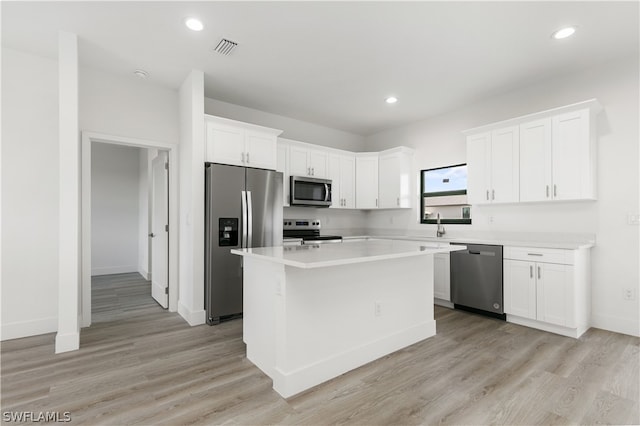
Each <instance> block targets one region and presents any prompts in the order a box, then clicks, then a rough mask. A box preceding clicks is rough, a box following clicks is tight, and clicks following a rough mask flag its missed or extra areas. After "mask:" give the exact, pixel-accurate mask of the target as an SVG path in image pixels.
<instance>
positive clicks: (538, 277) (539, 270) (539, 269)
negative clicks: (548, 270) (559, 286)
mask: <svg viewBox="0 0 640 426" xmlns="http://www.w3.org/2000/svg"><path fill="white" fill-rule="evenodd" d="M540 269H542V268H540V267H539V266H538V279H540Z"/></svg>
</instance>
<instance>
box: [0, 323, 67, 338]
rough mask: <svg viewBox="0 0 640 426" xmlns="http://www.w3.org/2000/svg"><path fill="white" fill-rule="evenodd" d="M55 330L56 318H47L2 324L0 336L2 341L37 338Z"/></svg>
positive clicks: (56, 327) (56, 326) (56, 325)
mask: <svg viewBox="0 0 640 426" xmlns="http://www.w3.org/2000/svg"><path fill="white" fill-rule="evenodd" d="M57 330H58V317H49V318H39V319H36V320H29V321H17V322H10V323H3V324H2V329H1V331H0V335H1V336H2V340H3V341H4V340H11V339H19V338H21V337H29V336H37V335H39V334H46V333H54V332H56V331H57Z"/></svg>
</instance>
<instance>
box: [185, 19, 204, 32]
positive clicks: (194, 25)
mask: <svg viewBox="0 0 640 426" xmlns="http://www.w3.org/2000/svg"><path fill="white" fill-rule="evenodd" d="M184 24H185V25H186V26H187V28H189V29H190V30H191V31H202V29H203V28H204V24H203V23H202V21H200V20H199V19H196V18H187V19H185V20H184Z"/></svg>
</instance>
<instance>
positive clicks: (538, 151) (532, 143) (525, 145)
mask: <svg viewBox="0 0 640 426" xmlns="http://www.w3.org/2000/svg"><path fill="white" fill-rule="evenodd" d="M551 185H552V183H551V118H543V119H541V120H535V121H532V122H529V123H525V124H522V125H520V201H544V200H548V199H550V197H551Z"/></svg>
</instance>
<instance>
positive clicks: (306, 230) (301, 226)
mask: <svg viewBox="0 0 640 426" xmlns="http://www.w3.org/2000/svg"><path fill="white" fill-rule="evenodd" d="M321 227H322V225H321V224H320V220H319V219H284V225H283V227H282V229H283V236H284V237H285V238H287V237H288V238H302V239H303V240H304V241H307V240H314V241H328V240H342V237H341V236H339V235H321V233H320V229H321Z"/></svg>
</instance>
